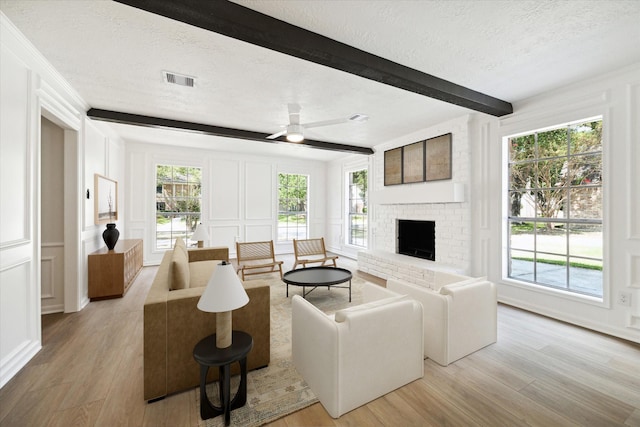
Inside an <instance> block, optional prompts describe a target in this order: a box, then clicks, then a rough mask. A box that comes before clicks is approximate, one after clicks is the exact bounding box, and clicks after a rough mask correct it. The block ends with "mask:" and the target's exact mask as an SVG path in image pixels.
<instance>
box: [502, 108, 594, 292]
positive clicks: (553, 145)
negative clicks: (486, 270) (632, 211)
mask: <svg viewBox="0 0 640 427" xmlns="http://www.w3.org/2000/svg"><path fill="white" fill-rule="evenodd" d="M508 144H509V186H508V190H507V191H508V194H509V206H508V233H509V248H508V261H509V277H510V278H513V279H517V280H522V281H527V282H532V283H536V284H539V285H544V286H549V287H554V288H559V289H563V290H567V291H570V292H576V293H581V294H587V295H592V296H598V297H602V295H603V282H602V268H603V249H602V248H603V244H602V242H603V238H602V216H603V207H602V206H603V205H602V192H603V188H602V120H601V119H597V120H588V121H581V122H578V123H572V124H568V125H563V126H560V127H557V128H555V129H551V130H544V131H537V132H532V133H530V134H526V135H522V136H517V137H511V138H509V139H508Z"/></svg>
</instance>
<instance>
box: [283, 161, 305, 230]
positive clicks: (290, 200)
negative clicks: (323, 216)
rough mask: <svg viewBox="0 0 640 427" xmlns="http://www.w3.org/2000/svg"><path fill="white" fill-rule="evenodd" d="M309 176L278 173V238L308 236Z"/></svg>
mask: <svg viewBox="0 0 640 427" xmlns="http://www.w3.org/2000/svg"><path fill="white" fill-rule="evenodd" d="M308 192H309V177H308V176H307V175H295V174H288V173H281V174H278V240H279V241H286V240H293V239H306V238H307V217H308V213H307V200H308V199H307V194H308Z"/></svg>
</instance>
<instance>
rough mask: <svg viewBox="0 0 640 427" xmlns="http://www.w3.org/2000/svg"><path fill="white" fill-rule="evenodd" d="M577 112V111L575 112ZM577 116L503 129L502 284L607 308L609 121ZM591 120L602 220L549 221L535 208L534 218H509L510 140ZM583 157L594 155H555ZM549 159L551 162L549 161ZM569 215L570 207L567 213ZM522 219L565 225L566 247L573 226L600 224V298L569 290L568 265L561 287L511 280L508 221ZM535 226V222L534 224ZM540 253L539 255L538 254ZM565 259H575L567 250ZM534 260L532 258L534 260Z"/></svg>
mask: <svg viewBox="0 0 640 427" xmlns="http://www.w3.org/2000/svg"><path fill="white" fill-rule="evenodd" d="M574 113H576V112H574ZM576 115H577V114H574V118H573V119H570V120H562V119H558V120H556V119H554V118H549V120H551V121H553V122H555V124H553V125H551V126H544V125H543V126H530V127H528V129H527V130H525V131H518V132H507V130H506V129H505V131H504V133H503V136H502V158H503V162H502V165H503V180H502V186H501V194H502V201H503V203H502V205H503V206H502V226H501V234H502V236H503V238H502V241H503V245H502V256H501V258H502V260H503V262H504V264H503V266H502V281H503V282H504V283H506V284H509V285H514V286H517V287H522V288H526V289H530V290H535V291H537V292H542V293H546V294H551V295H555V296H560V297H563V298H567V299H571V300H575V301H581V302H586V303H589V304H593V305H597V306H608V305H610V303H611V302H610V292H609V289H610V288H609V268H607V266H608V265H609V263H608V262H607V256H608V252H609V251H608V246H609V233H608V230H609V227H608V218H609V215H608V204H607V200H608V197H609V196H608V195H609V194H610V187H609V185H610V180H609V178H608V165H607V158H608V156H607V151H608V149H609V144H608V141H609V132H610V129H609V127H610V126H609V125H608V123H609V120H608V114H602V113H596V114H593V113H592V114H583V115H580V116H581V117H584V118H580V119H575V117H576ZM593 121H601V122H602V146H601V150H600V151H596V152H595V153H599V155H600V161H601V165H602V170H601V181H600V185H599V187H600V189H601V192H602V193H601V204H602V206H601V212H602V216H601V218H599V220H594V219H586V220H584V219H582V218H577V219H572V218H571V216H570V214H569V218H563V219H549V218H542V217H538V216H537V208H536V207H534V209H535V210H536V212H534V213H535V215H534V217H531V218H529V217H514V216H512V215H511V206H510V204H511V197H510V196H511V192H512V190H513V189H512V188H511V181H510V179H511V171H510V164H511V155H510V152H509V141H510V139H512V138H517V137H520V136H527V135H535V134H540V133H544V132H548V131H552V130H557V129H561V128H567V127H570V126H574V125H578V124H581V123H589V122H593ZM570 143H571V142H570V140H569V142H568V144H570ZM585 155H593V152H589V153H586V152H582V153H577V154H573V155H571V154H570V153H568V154H567V155H562V156H558V157H559V158H569V157H573V158H575V157H579V156H585ZM535 159H536V161H538V160H541V159H543V160H550V159H551V158H547V157H539V156H538V155H537V154H536V158H535ZM551 160H552V159H551ZM569 184H570V185H569V187H568V189H567V190H565V191H570V189H571V188H576V187H578V188H579V186H573V185H571V182H569ZM569 212H571V208H570V211H569ZM518 218H519V219H525V220H531V222H533V221H534V220H535V221H536V222H537V223H547V222H556V223H565V224H567V226H568V227H567V232H566V239H567V246H568V245H569V239H570V236H571V233H570V227H571V225H572V224H581V223H597V224H599V225H600V227H601V230H602V241H601V248H602V258H601V259H599V260H600V261H601V263H602V296H597V295H593V294H589V293H581V292H577V291H575V290H572V289H570V282H569V275H570V271H569V268H568V267H569V266H567V271H566V274H567V276H566V280H567V282H566V283H565V286H564V287H557V286H553V285H550V284H545V283H543V282H534V281H528V280H522V279H519V278H514V277H510V276H509V275H510V273H511V272H510V270H511V268H510V265H511V263H510V261H511V255H512V254H511V249H512V247H511V228H510V222H511V220H513V219H518ZM534 223H535V222H534ZM533 252H534V253H537V252H540V251H537V248H536V247H535V246H534V249H533ZM541 253H542V252H541ZM565 257H566V259H571V258H574V257H572V255H571V253H570V251H569V250H568V249H567V253H566V254H565ZM534 260H535V258H534ZM535 264H536V263H535V261H534V265H535Z"/></svg>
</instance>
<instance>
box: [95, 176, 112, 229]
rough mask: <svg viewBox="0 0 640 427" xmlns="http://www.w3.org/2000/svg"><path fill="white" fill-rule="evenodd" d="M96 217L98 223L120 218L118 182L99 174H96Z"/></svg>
mask: <svg viewBox="0 0 640 427" xmlns="http://www.w3.org/2000/svg"><path fill="white" fill-rule="evenodd" d="M93 196H94V202H93V204H94V210H93V211H94V219H95V221H94V222H95V223H96V224H107V223H110V222H114V221H117V220H118V182H117V181H114V180H113V179H110V178H107V177H106V176H102V175H99V174H95V175H94V192H93Z"/></svg>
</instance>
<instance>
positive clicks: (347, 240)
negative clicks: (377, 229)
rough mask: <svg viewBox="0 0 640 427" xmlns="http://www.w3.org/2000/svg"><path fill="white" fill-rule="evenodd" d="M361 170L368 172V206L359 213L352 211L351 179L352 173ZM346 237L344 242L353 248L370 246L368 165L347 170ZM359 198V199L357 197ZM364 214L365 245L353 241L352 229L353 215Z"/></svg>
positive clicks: (366, 201) (366, 200)
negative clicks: (364, 211) (363, 211)
mask: <svg viewBox="0 0 640 427" xmlns="http://www.w3.org/2000/svg"><path fill="white" fill-rule="evenodd" d="M360 171H365V172H366V174H367V190H366V195H365V198H364V200H365V202H364V206H365V207H366V208H367V212H366V213H364V214H362V213H361V214H358V213H352V212H351V201H352V198H351V186H352V183H351V179H352V175H353V174H354V173H355V172H360ZM345 182H346V185H345V196H346V197H345V239H344V244H345V245H347V246H351V247H353V248H358V249H368V248H369V168H368V167H367V166H362V167H358V168H352V169H349V170H347V171H345ZM356 200H359V199H356ZM356 214H357V215H361V216H362V215H364V216H365V217H366V219H365V224H366V225H365V227H364V230H365V231H364V234H365V236H364V238H363V239H364V242H365V245H364V246H362V245H358V244H355V243H353V242H352V237H353V236H352V234H353V233H352V229H351V225H352V222H351V216H352V215H356Z"/></svg>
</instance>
